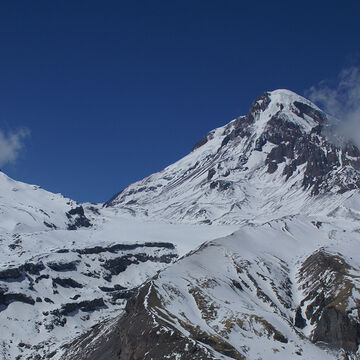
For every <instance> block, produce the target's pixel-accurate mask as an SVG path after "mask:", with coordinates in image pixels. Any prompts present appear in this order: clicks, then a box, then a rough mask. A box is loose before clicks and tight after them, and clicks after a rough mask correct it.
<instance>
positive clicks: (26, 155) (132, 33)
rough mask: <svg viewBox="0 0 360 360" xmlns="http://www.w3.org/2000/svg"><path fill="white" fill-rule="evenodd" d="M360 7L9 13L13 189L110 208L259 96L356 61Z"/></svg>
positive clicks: (129, 7)
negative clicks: (21, 184)
mask: <svg viewBox="0 0 360 360" xmlns="http://www.w3.org/2000/svg"><path fill="white" fill-rule="evenodd" d="M359 14H360V2H359V1H358V0H355V1H352V0H348V1H346V2H345V1H342V2H341V1H300V2H299V1H259V0H258V1H254V2H250V1H240V0H237V1H227V0H218V1H212V0H206V1H205V0H202V1H200V0H192V1H185V0H184V1H177V0H167V1H165V0H164V1H156V0H154V1H130V0H129V1H120V0H119V1H115V0H114V1H106V0H102V1H100V0H98V1H92V0H86V1H85V0H84V1H79V0H68V1H65V0H64V1H61V0H59V1H49V0H44V1H41V0H31V1H29V0H22V1H20V0H3V1H1V3H0V49H1V54H0V129H2V130H3V131H9V130H14V129H16V128H19V127H23V126H26V127H27V128H28V129H30V131H31V136H30V137H29V138H27V139H26V140H25V148H24V150H23V151H22V153H21V155H20V157H19V159H18V160H17V161H16V162H15V163H14V164H10V165H6V166H4V167H3V170H4V171H5V172H6V173H7V174H9V175H10V176H12V177H14V178H16V179H18V180H22V181H25V182H29V183H35V184H39V185H41V186H42V187H44V188H45V189H48V190H50V191H53V192H61V193H63V194H64V195H66V196H69V197H72V198H73V199H75V200H78V201H95V202H96V201H105V200H107V199H108V198H109V197H110V196H112V195H113V194H114V193H115V192H117V191H119V190H120V189H121V188H122V187H124V186H126V185H128V184H129V183H131V182H133V181H136V180H138V179H140V178H142V177H144V176H146V175H149V174H150V173H152V172H155V171H158V170H161V169H162V168H163V167H165V166H166V165H168V164H170V163H172V162H174V161H176V160H177V159H179V158H180V157H182V156H184V155H185V154H187V152H188V151H189V150H190V149H191V147H192V145H193V144H194V143H195V142H196V141H197V140H199V139H200V138H201V137H202V136H203V135H204V134H205V133H206V132H208V131H209V130H211V129H213V128H214V127H217V126H221V125H223V124H225V123H227V122H228V121H230V120H231V119H233V118H234V117H236V116H238V115H242V114H244V113H246V112H247V110H248V107H249V104H250V103H251V101H252V100H253V99H254V98H255V97H256V96H258V95H259V94H261V93H262V92H263V91H266V90H272V89H276V88H288V89H291V90H293V91H295V92H298V93H301V94H302V93H303V92H304V90H305V89H308V88H309V87H310V86H311V85H314V84H316V83H318V82H319V81H320V80H322V79H329V78H335V77H336V76H337V74H338V73H339V71H340V70H341V69H342V68H343V67H345V66H347V65H348V63H349V62H352V61H354V59H355V60H356V59H357V58H358V56H359V54H360V41H359V38H360V22H359Z"/></svg>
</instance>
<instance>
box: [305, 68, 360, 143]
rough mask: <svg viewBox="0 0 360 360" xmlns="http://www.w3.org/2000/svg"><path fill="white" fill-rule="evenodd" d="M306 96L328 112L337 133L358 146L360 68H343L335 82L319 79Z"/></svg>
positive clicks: (359, 132)
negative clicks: (331, 83)
mask: <svg viewBox="0 0 360 360" xmlns="http://www.w3.org/2000/svg"><path fill="white" fill-rule="evenodd" d="M306 96H308V97H309V98H310V100H312V101H313V102H315V103H317V104H319V106H320V107H322V108H323V109H324V110H325V111H326V112H327V113H328V114H330V115H332V116H334V118H335V119H337V120H335V119H333V122H334V124H333V125H335V127H334V128H335V129H336V130H337V132H338V134H339V135H341V136H343V137H345V138H347V139H350V140H352V141H354V142H355V143H356V144H357V145H358V146H360V68H359V67H355V66H353V67H350V68H347V69H343V70H342V71H341V72H340V74H339V76H338V78H337V81H336V83H335V85H333V86H330V85H329V82H327V81H321V82H320V83H319V84H318V85H316V86H312V87H311V88H310V89H309V90H308V91H307V93H306Z"/></svg>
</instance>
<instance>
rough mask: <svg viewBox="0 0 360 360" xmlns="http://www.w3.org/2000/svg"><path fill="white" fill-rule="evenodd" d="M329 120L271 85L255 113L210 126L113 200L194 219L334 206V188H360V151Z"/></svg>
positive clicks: (234, 219) (341, 194)
mask: <svg viewBox="0 0 360 360" xmlns="http://www.w3.org/2000/svg"><path fill="white" fill-rule="evenodd" d="M326 123H327V115H326V114H325V113H324V112H323V111H321V110H320V109H319V108H318V107H317V106H316V105H314V104H313V103H311V102H310V101H309V100H307V99H305V98H303V97H301V96H299V95H297V94H295V93H293V92H291V91H289V90H275V91H272V92H265V93H263V94H262V95H260V96H259V97H258V98H257V99H255V100H254V102H253V103H252V104H251V106H250V108H249V111H248V113H247V115H244V116H240V117H238V118H236V119H234V120H232V121H231V122H229V123H228V124H227V125H225V126H222V127H219V128H217V129H214V130H212V131H210V132H209V133H208V134H207V135H206V136H205V137H203V138H202V139H201V140H200V141H199V142H197V143H196V144H195V145H194V147H193V149H192V151H191V152H190V154H189V155H187V156H185V157H184V158H182V159H181V160H179V161H177V162H176V163H174V164H172V165H170V166H168V167H167V168H165V169H164V170H162V171H160V172H158V173H156V174H152V175H151V176H149V177H147V178H145V179H143V180H141V181H138V182H136V183H134V184H132V185H130V186H129V187H127V188H126V189H124V190H122V191H121V192H120V193H118V194H116V195H115V196H114V197H113V198H112V199H110V200H109V201H108V202H107V203H105V206H107V207H112V208H114V209H115V210H116V211H121V212H122V213H128V214H131V215H132V216H140V217H144V218H149V219H151V218H153V217H155V218H161V219H166V220H167V221H169V220H170V221H182V222H191V223H192V222H205V223H213V222H216V223H239V222H243V221H244V220H246V219H254V218H257V219H259V218H263V219H264V220H266V221H267V220H269V219H274V218H278V217H281V216H284V215H289V214H297V213H299V212H302V211H304V212H305V213H311V212H313V211H315V212H318V211H321V212H324V211H327V212H329V211H332V210H333V209H334V208H333V207H332V206H333V205H334V204H335V203H336V202H334V198H333V197H332V194H335V195H337V199H338V201H339V202H340V203H341V202H342V201H343V200H344V199H346V198H347V197H349V196H351V195H352V191H353V190H356V189H359V188H360V151H359V149H358V148H357V147H356V146H354V145H352V144H346V145H345V146H342V147H339V146H337V145H335V144H334V143H332V142H330V141H329V140H328V139H327V138H326V136H324V135H323V133H322V129H323V127H324V125H326ZM319 195H321V196H319ZM294 199H296V201H294ZM327 199H328V200H329V202H330V203H331V204H332V205H331V206H330V205H329V204H328V203H327V201H328V200H327ZM331 209H332V210H331ZM260 215H262V216H260Z"/></svg>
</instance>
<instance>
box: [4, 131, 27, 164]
mask: <svg viewBox="0 0 360 360" xmlns="http://www.w3.org/2000/svg"><path fill="white" fill-rule="evenodd" d="M29 135H30V131H29V130H28V129H26V128H21V129H18V130H16V131H12V132H8V133H5V132H3V131H2V130H0V166H3V165H5V164H7V163H11V162H14V161H15V160H16V159H17V157H18V156H19V152H20V150H21V149H23V147H24V139H25V138H26V137H28V136H29Z"/></svg>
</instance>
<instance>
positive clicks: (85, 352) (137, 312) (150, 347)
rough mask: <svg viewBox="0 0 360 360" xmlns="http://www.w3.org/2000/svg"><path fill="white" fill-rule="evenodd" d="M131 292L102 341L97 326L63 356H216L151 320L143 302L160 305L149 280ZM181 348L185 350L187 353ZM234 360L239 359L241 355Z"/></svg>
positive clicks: (121, 359)
mask: <svg viewBox="0 0 360 360" xmlns="http://www.w3.org/2000/svg"><path fill="white" fill-rule="evenodd" d="M134 295H135V296H133V297H132V298H131V299H130V300H129V301H128V303H127V305H126V310H125V311H126V313H125V315H124V316H123V317H121V319H120V320H119V322H118V323H116V324H115V325H113V327H112V328H111V330H110V331H106V334H107V336H106V340H105V341H104V338H100V341H99V338H98V339H97V338H96V335H97V334H98V332H99V331H100V329H96V330H95V332H92V333H91V334H87V335H85V336H83V337H81V338H79V339H76V340H75V341H74V342H73V343H72V344H70V345H69V347H70V351H68V352H65V354H64V355H63V357H62V358H63V359H68V360H75V359H78V360H85V359H86V360H98V359H100V358H101V359H106V360H129V359H143V360H150V359H178V358H179V356H181V359H182V360H195V359H199V360H214V359H216V357H214V355H213V354H211V353H210V352H209V351H207V349H206V348H204V347H203V346H201V345H200V344H197V343H194V342H192V341H190V340H188V339H187V338H186V337H184V336H182V335H181V334H180V333H179V332H178V331H177V330H176V328H172V329H171V331H166V332H164V330H163V326H164V325H166V326H167V327H168V324H166V323H165V322H163V321H162V320H161V319H156V322H154V319H153V316H152V315H151V312H149V311H148V309H147V308H146V306H145V305H144V304H145V303H146V301H147V303H148V304H149V305H150V306H156V305H160V302H159V299H158V298H157V295H156V293H155V292H153V291H152V290H151V284H150V283H149V284H148V285H146V286H144V287H142V288H141V289H140V290H139V292H137V293H136V294H134ZM145 299H147V300H145ZM99 328H101V326H99ZM124 329H126V330H125V331H124ZM139 329H142V331H139ZM95 334H96V335H95ZM94 335H95V336H94ZM184 349H187V350H186V352H184ZM180 354H181V355H180ZM235 359H241V360H242V358H235Z"/></svg>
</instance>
